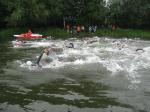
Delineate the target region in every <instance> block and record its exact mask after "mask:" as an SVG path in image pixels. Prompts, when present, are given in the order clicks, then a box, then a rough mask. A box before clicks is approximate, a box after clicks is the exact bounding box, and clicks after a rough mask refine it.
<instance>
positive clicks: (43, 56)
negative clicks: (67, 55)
mask: <svg viewBox="0 0 150 112" xmlns="http://www.w3.org/2000/svg"><path fill="white" fill-rule="evenodd" d="M49 50H50V49H49V48H45V49H44V50H42V53H41V55H40V56H39V57H38V60H37V61H36V64H37V65H39V64H40V63H46V62H47V61H48V59H49V58H48V55H49Z"/></svg>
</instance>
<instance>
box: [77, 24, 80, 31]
mask: <svg viewBox="0 0 150 112" xmlns="http://www.w3.org/2000/svg"><path fill="white" fill-rule="evenodd" d="M80 31H81V28H80V25H78V26H77V33H80Z"/></svg>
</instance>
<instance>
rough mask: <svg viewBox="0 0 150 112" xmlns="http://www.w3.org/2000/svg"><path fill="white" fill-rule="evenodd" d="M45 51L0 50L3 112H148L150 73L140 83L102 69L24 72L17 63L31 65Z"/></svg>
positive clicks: (75, 67)
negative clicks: (136, 83)
mask: <svg viewBox="0 0 150 112" xmlns="http://www.w3.org/2000/svg"><path fill="white" fill-rule="evenodd" d="M40 50H41V49H39V48H25V49H14V48H12V47H11V44H10V43H3V44H0V112H149V111H150V108H149V105H150V70H149V69H141V70H138V72H139V74H141V76H142V77H141V78H140V80H141V83H140V84H139V85H138V87H137V88H136V89H129V88H128V87H129V83H130V80H129V79H128V78H127V77H126V76H125V75H124V74H125V73H124V72H119V73H117V74H116V75H110V74H111V73H110V72H109V71H107V70H106V68H105V67H102V65H101V64H100V63H91V64H84V65H83V64H81V65H70V66H64V67H60V68H57V69H56V68H53V69H38V70H35V71H34V70H29V69H26V68H21V67H20V64H19V63H17V60H28V59H33V58H34V57H35V56H36V55H38V52H40Z"/></svg>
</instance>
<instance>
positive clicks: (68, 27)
mask: <svg viewBox="0 0 150 112" xmlns="http://www.w3.org/2000/svg"><path fill="white" fill-rule="evenodd" d="M66 28H67V33H69V32H70V26H69V24H67V26H66Z"/></svg>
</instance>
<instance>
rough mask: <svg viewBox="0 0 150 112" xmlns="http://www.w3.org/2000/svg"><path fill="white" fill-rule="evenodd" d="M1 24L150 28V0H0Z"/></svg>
mask: <svg viewBox="0 0 150 112" xmlns="http://www.w3.org/2000/svg"><path fill="white" fill-rule="evenodd" d="M0 7H1V8H0V16H1V19H0V25H1V27H3V26H11V27H39V26H41V27H43V26H46V27H48V26H61V27H62V26H63V20H64V18H65V20H66V22H69V23H70V24H82V25H93V24H96V25H98V26H102V25H108V24H117V25H118V26H120V27H126V28H149V27H150V21H149V20H150V16H149V15H150V1H149V0H109V2H108V3H107V4H106V2H105V0H1V1H0Z"/></svg>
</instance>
